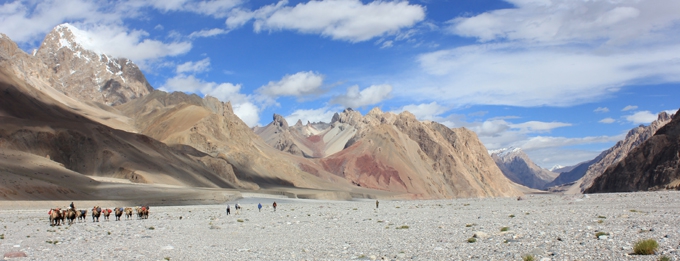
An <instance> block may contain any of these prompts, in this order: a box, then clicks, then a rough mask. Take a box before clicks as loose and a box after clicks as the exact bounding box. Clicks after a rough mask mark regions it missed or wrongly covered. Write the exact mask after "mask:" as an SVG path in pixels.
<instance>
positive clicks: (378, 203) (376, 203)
mask: <svg viewBox="0 0 680 261" xmlns="http://www.w3.org/2000/svg"><path fill="white" fill-rule="evenodd" d="M378 205H380V202H378V200H377V199H376V200H375V208H378Z"/></svg>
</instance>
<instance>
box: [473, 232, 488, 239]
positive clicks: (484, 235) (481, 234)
mask: <svg viewBox="0 0 680 261" xmlns="http://www.w3.org/2000/svg"><path fill="white" fill-rule="evenodd" d="M472 237H474V238H479V239H485V238H489V234H487V233H484V232H481V231H477V232H475V233H474V234H473V235H472Z"/></svg>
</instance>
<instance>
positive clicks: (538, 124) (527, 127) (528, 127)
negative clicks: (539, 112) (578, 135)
mask: <svg viewBox="0 0 680 261" xmlns="http://www.w3.org/2000/svg"><path fill="white" fill-rule="evenodd" d="M568 126H571V123H565V122H555V121H554V122H542V121H527V122H523V123H519V124H511V125H510V127H511V128H513V129H518V130H519V131H520V132H523V133H537V132H549V131H551V130H552V129H555V128H560V127H568Z"/></svg>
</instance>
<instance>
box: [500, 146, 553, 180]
mask: <svg viewBox="0 0 680 261" xmlns="http://www.w3.org/2000/svg"><path fill="white" fill-rule="evenodd" d="M489 154H491V158H493V160H494V162H495V163H496V165H497V166H498V168H500V170H501V171H502V172H503V175H505V176H506V177H508V178H509V179H510V180H512V181H513V182H516V183H518V184H522V185H525V186H527V187H530V188H535V189H545V188H546V185H547V184H548V183H550V182H551V181H553V180H554V179H555V178H556V177H557V176H558V175H559V174H557V173H554V172H551V171H549V170H546V169H543V168H541V167H539V166H538V165H536V163H534V162H533V161H532V160H531V159H530V158H529V156H528V155H527V154H526V153H524V151H522V149H520V148H506V149H500V150H493V151H489Z"/></svg>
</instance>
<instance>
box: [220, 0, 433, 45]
mask: <svg viewBox="0 0 680 261" xmlns="http://www.w3.org/2000/svg"><path fill="white" fill-rule="evenodd" d="M287 4H288V2H287V1H285V0H284V1H279V2H278V3H276V4H271V5H267V6H264V7H262V8H260V9H258V10H255V11H248V10H243V9H235V10H233V11H232V13H231V14H230V16H229V18H228V19H227V21H226V23H227V26H228V27H230V28H235V27H239V26H242V25H244V24H245V23H247V22H248V21H250V20H251V19H254V20H255V22H254V24H253V27H254V29H255V31H256V32H260V31H276V30H294V31H297V32H300V33H307V34H320V35H323V36H327V37H330V38H332V39H336V40H345V41H350V42H361V41H366V40H369V39H372V38H374V37H379V36H384V35H394V34H397V33H398V32H399V31H400V30H401V29H403V28H409V27H412V26H414V25H415V24H416V23H418V22H420V21H422V20H424V19H425V8H424V7H422V6H420V5H411V4H409V3H408V2H407V1H394V2H386V1H374V2H370V3H367V4H364V3H362V2H361V1H359V0H321V1H309V2H307V3H299V4H297V5H295V6H287Z"/></svg>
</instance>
